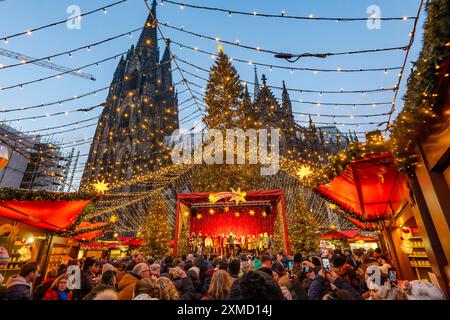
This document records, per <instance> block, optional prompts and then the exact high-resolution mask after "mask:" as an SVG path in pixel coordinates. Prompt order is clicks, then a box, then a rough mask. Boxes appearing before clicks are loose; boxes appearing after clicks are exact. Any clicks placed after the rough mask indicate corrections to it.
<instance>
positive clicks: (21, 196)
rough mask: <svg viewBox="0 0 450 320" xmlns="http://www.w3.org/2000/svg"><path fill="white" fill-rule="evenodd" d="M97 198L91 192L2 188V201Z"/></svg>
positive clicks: (0, 193) (0, 194) (0, 198)
mask: <svg viewBox="0 0 450 320" xmlns="http://www.w3.org/2000/svg"><path fill="white" fill-rule="evenodd" d="M94 198H96V195H95V194H94V193H90V192H54V191H45V190H37V191H36V190H27V189H12V188H1V189H0V200H17V201H26V200H33V201H35V200H50V201H76V200H91V199H94Z"/></svg>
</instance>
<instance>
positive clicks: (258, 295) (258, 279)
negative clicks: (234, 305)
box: [239, 270, 284, 300]
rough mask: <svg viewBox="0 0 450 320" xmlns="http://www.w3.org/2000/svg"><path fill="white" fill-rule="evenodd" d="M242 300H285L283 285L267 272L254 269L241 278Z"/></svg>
mask: <svg viewBox="0 0 450 320" xmlns="http://www.w3.org/2000/svg"><path fill="white" fill-rule="evenodd" d="M239 289H240V293H241V296H240V300H284V296H283V293H282V291H281V287H280V286H279V285H278V283H277V282H276V281H275V279H274V278H273V277H272V276H270V275H269V274H268V273H267V272H264V271H260V270H254V271H250V272H248V273H247V274H245V275H244V277H243V278H242V279H241V280H239Z"/></svg>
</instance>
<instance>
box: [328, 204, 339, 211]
mask: <svg viewBox="0 0 450 320" xmlns="http://www.w3.org/2000/svg"><path fill="white" fill-rule="evenodd" d="M328 207H329V208H330V209H331V210H335V209H336V208H337V205H335V204H334V203H329V204H328Z"/></svg>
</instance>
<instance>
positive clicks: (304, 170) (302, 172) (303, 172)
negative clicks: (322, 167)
mask: <svg viewBox="0 0 450 320" xmlns="http://www.w3.org/2000/svg"><path fill="white" fill-rule="evenodd" d="M312 173H313V172H312V171H311V168H310V167H309V166H306V165H305V166H301V167H300V169H299V170H298V171H297V175H298V176H299V177H300V179H303V178H305V177H308V176H310V175H311V174H312Z"/></svg>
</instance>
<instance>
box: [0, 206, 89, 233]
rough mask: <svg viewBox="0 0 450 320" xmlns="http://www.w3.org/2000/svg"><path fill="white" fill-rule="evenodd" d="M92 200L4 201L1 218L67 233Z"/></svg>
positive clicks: (0, 211)
mask: <svg viewBox="0 0 450 320" xmlns="http://www.w3.org/2000/svg"><path fill="white" fill-rule="evenodd" d="M90 201H91V200H70V201H69V200H67V201H66V200H58V201H52V200H2V201H0V216H2V217H5V218H7V219H12V220H16V221H20V222H23V223H26V224H29V225H32V226H36V227H38V228H42V229H46V230H50V231H56V232H62V231H66V230H67V229H68V228H69V227H70V226H71V225H72V224H73V223H74V222H75V220H76V218H77V217H78V215H79V214H80V213H81V212H83V209H84V207H85V206H87V205H88V204H89V202H90Z"/></svg>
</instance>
